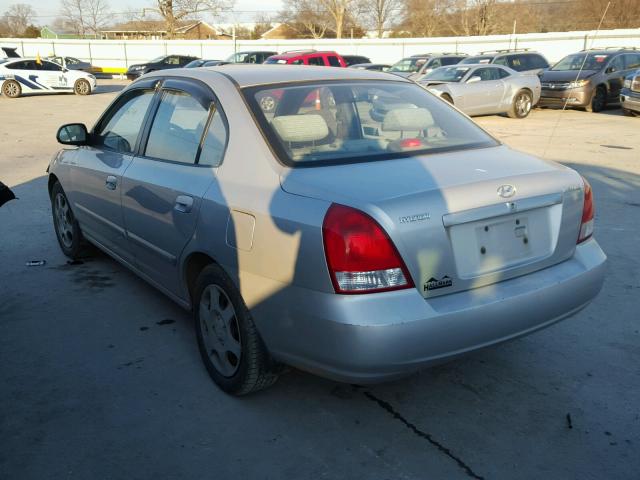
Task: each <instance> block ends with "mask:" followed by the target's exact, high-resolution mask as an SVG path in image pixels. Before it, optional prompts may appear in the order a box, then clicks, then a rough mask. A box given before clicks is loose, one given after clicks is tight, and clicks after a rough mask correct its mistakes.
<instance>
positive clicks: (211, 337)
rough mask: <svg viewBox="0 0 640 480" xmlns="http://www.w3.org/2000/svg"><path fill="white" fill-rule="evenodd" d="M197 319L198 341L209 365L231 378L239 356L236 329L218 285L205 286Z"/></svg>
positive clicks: (236, 368) (240, 348) (230, 310)
mask: <svg viewBox="0 0 640 480" xmlns="http://www.w3.org/2000/svg"><path fill="white" fill-rule="evenodd" d="M199 317H200V329H201V330H202V340H203V341H204V346H205V347H206V351H207V354H208V355H209V358H210V359H211V363H213V365H214V367H215V368H216V370H218V372H219V373H220V374H221V375H222V376H224V377H231V376H233V375H234V374H235V373H236V372H237V370H238V368H239V366H240V357H241V355H242V344H241V340H240V328H239V327H238V319H237V317H236V311H235V309H234V307H233V304H232V303H231V300H230V299H229V297H228V295H227V294H226V293H225V291H224V290H223V289H222V288H221V287H219V286H218V285H207V287H206V288H205V289H204V291H203V292H202V296H201V297H200V306H199Z"/></svg>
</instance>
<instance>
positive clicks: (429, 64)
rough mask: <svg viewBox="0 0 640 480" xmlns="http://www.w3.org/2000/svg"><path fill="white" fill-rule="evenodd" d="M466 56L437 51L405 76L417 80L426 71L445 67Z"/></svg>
mask: <svg viewBox="0 0 640 480" xmlns="http://www.w3.org/2000/svg"><path fill="white" fill-rule="evenodd" d="M465 58H467V55H465V54H464V53H439V54H435V55H433V56H432V57H431V58H430V59H429V60H427V61H426V62H425V63H424V64H422V66H421V67H420V69H419V70H418V71H417V72H416V73H412V74H411V75H409V76H408V77H407V78H409V79H411V80H413V81H415V82H418V81H420V79H422V78H423V77H424V76H425V75H426V74H427V73H429V72H431V71H433V70H434V69H436V68H438V67H446V66H449V65H455V64H457V63H460V62H461V61H462V60H464V59H465Z"/></svg>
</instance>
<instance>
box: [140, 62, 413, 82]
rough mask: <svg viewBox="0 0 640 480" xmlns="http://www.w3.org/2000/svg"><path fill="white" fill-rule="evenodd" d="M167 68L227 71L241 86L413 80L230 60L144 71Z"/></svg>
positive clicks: (195, 74) (185, 72) (189, 72)
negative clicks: (226, 62)
mask: <svg viewBox="0 0 640 480" xmlns="http://www.w3.org/2000/svg"><path fill="white" fill-rule="evenodd" d="M167 72H171V73H172V74H173V73H175V74H176V75H179V76H185V77H190V78H196V79H199V80H202V81H205V82H206V81H207V79H208V78H209V79H210V78H212V77H211V76H212V75H224V76H226V77H227V78H229V79H231V80H232V81H233V82H235V83H236V84H237V85H238V86H239V87H241V88H242V87H249V86H255V85H271V84H278V83H292V82H308V81H329V80H387V81H396V82H407V83H413V82H411V81H410V80H406V79H404V78H402V77H399V76H397V75H391V74H388V73H382V72H376V71H373V70H361V69H357V68H329V67H315V66H299V65H235V64H227V65H220V66H218V67H203V68H198V69H191V68H189V69H175V70H173V71H170V70H169V71H168V70H164V71H159V72H152V73H150V74H147V75H145V77H147V78H148V77H149V76H156V75H157V76H162V75H167Z"/></svg>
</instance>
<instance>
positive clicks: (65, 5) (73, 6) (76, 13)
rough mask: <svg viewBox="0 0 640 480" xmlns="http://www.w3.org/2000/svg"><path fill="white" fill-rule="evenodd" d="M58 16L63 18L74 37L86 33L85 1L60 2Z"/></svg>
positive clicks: (68, 0) (69, 0)
mask: <svg viewBox="0 0 640 480" xmlns="http://www.w3.org/2000/svg"><path fill="white" fill-rule="evenodd" d="M60 6H61V8H60V16H62V18H64V19H65V20H66V22H67V24H68V25H69V26H71V28H72V29H73V31H74V33H75V34H76V35H80V36H82V37H84V35H85V34H86V33H87V23H86V12H85V8H86V6H85V0H62V2H61V4H60Z"/></svg>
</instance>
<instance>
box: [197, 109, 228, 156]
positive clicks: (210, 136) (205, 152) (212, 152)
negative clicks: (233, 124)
mask: <svg viewBox="0 0 640 480" xmlns="http://www.w3.org/2000/svg"><path fill="white" fill-rule="evenodd" d="M226 145H227V126H226V125H225V123H224V120H223V119H222V115H221V114H220V111H219V110H216V111H215V112H214V113H213V118H212V119H211V123H210V124H209V130H207V134H206V137H205V139H204V143H203V144H202V151H201V152H200V158H199V159H198V165H209V166H211V167H217V166H219V165H220V164H221V163H222V158H223V156H224V149H225V147H226Z"/></svg>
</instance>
